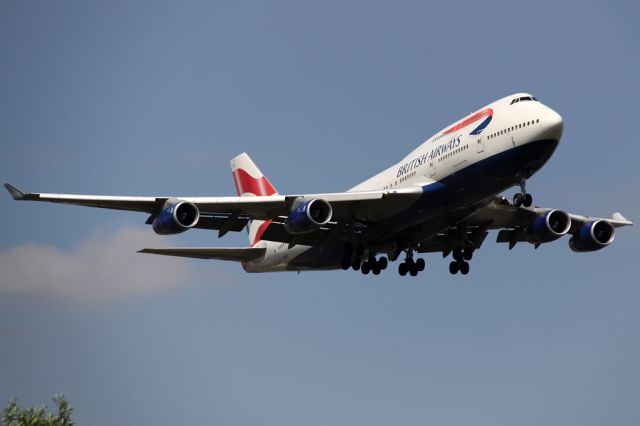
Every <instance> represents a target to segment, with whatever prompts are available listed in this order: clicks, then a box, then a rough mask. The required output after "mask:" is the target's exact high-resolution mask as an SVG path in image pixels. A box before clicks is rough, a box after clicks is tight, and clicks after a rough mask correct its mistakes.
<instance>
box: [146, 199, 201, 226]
mask: <svg viewBox="0 0 640 426" xmlns="http://www.w3.org/2000/svg"><path fill="white" fill-rule="evenodd" d="M199 218H200V211H198V207H197V206H196V205H195V204H193V203H189V202H187V201H181V200H178V199H175V198H174V199H170V200H167V202H165V203H164V206H163V209H162V211H161V212H160V213H159V214H158V215H157V216H156V217H155V218H154V219H153V230H154V231H155V233H156V234H160V235H171V234H179V233H181V232H184V231H186V230H188V229H190V228H193V227H194V226H195V225H196V223H198V219H199Z"/></svg>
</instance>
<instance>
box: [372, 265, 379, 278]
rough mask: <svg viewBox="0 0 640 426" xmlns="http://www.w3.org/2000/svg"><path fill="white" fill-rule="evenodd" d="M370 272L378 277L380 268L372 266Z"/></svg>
mask: <svg viewBox="0 0 640 426" xmlns="http://www.w3.org/2000/svg"><path fill="white" fill-rule="evenodd" d="M371 272H373V275H380V268H379V267H378V265H377V264H376V265H373V267H372V268H371Z"/></svg>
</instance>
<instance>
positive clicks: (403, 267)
mask: <svg viewBox="0 0 640 426" xmlns="http://www.w3.org/2000/svg"><path fill="white" fill-rule="evenodd" d="M407 272H409V267H408V266H407V264H406V263H401V264H400V265H398V273H399V274H400V275H401V276H403V277H404V276H405V275H407Z"/></svg>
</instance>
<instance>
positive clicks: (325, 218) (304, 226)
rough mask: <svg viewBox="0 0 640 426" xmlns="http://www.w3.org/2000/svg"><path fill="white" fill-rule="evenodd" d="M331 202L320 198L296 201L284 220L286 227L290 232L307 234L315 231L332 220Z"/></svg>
mask: <svg viewBox="0 0 640 426" xmlns="http://www.w3.org/2000/svg"><path fill="white" fill-rule="evenodd" d="M332 214H333V210H332V209H331V204H329V203H328V202H327V201H325V200H322V199H320V198H315V199H313V200H303V199H301V200H300V201H298V202H297V203H296V202H294V204H293V208H292V209H291V212H290V213H289V216H288V217H287V220H286V221H285V222H284V229H285V230H286V231H287V232H288V233H290V234H305V233H307V232H312V231H315V230H316V229H318V228H320V227H321V226H322V225H325V224H326V223H327V222H329V220H331V215H332Z"/></svg>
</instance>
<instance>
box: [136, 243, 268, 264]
mask: <svg viewBox="0 0 640 426" xmlns="http://www.w3.org/2000/svg"><path fill="white" fill-rule="evenodd" d="M265 251H266V249H265V248H264V247H179V248H145V249H142V250H140V251H138V253H150V254H161V255H165V256H179V257H192V258H197V259H217V260H231V261H235V262H247V261H249V260H255V259H258V258H259V257H262V256H264V254H265Z"/></svg>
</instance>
